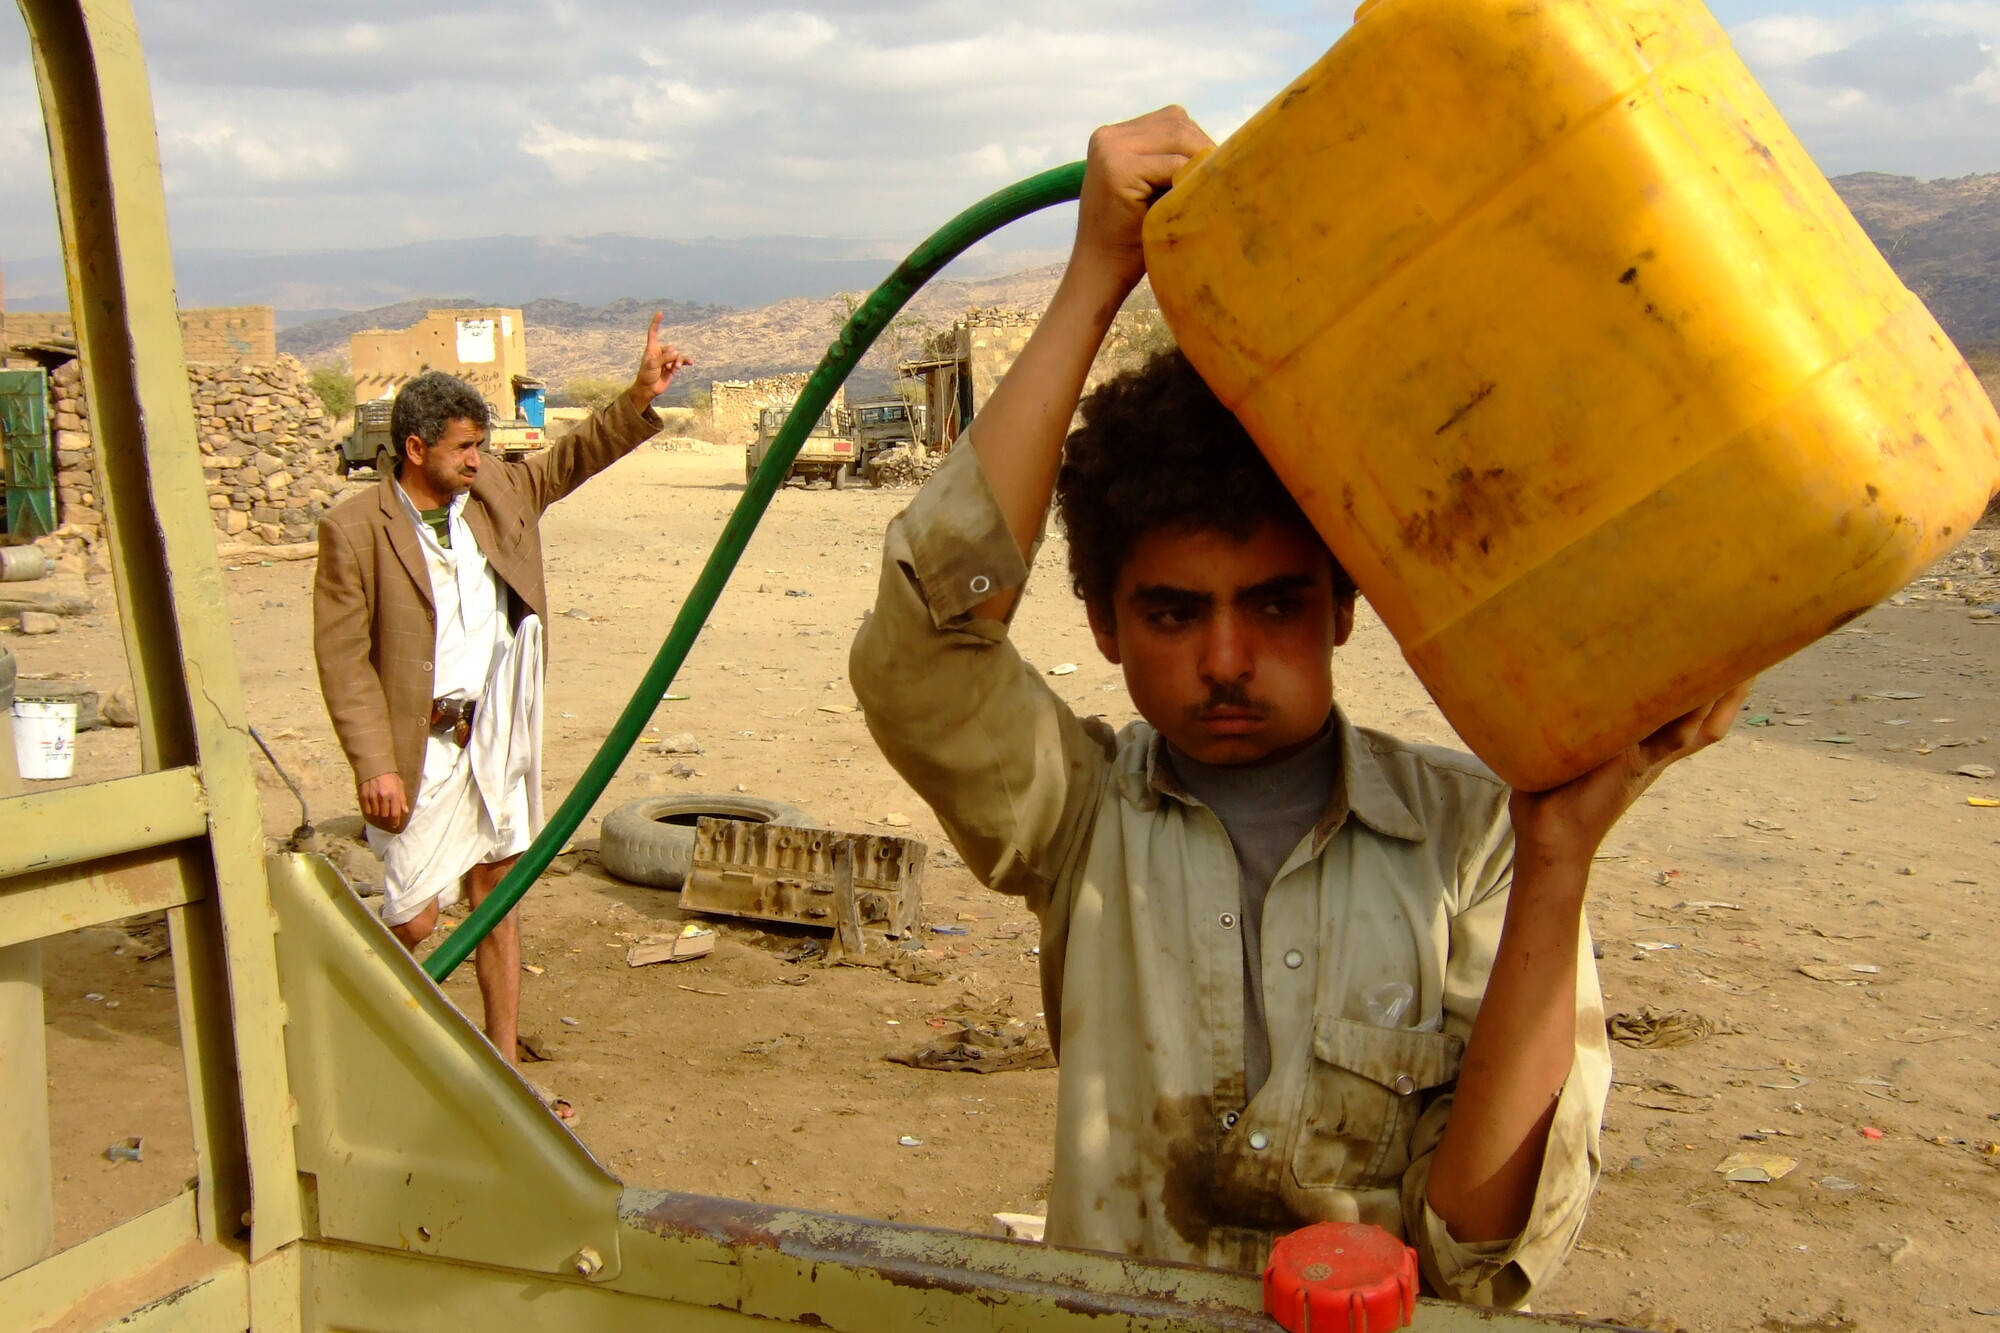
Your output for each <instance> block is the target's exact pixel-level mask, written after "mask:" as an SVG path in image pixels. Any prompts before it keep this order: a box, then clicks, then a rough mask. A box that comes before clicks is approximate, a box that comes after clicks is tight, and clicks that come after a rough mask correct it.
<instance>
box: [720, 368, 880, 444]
mask: <svg viewBox="0 0 2000 1333" xmlns="http://www.w3.org/2000/svg"><path fill="white" fill-rule="evenodd" d="M810 378H812V377H811V375H810V374H808V373H807V372H805V371H802V370H801V371H793V372H790V373H788V374H783V375H766V376H765V377H764V378H762V379H754V380H713V381H711V382H710V383H709V386H708V395H709V396H708V411H709V418H710V420H711V421H713V422H714V423H715V433H716V435H717V436H718V437H719V438H720V439H721V442H722V443H724V444H748V443H749V442H750V441H751V440H753V439H755V438H756V437H757V418H758V415H759V414H760V413H762V412H763V410H764V409H765V408H767V407H777V406H779V405H780V404H783V403H789V402H792V401H794V400H795V399H797V398H798V396H799V395H800V394H801V393H803V392H804V391H805V387H806V381H807V380H808V379H810ZM829 406H830V407H833V408H836V409H838V408H844V407H846V406H847V388H846V386H845V385H843V386H842V387H841V388H840V389H838V390H836V391H835V393H834V395H833V402H832V403H831V404H829Z"/></svg>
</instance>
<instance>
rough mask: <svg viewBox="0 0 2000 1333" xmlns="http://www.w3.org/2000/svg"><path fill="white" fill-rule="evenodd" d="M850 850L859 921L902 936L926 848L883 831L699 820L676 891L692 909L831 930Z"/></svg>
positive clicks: (912, 921)
mask: <svg viewBox="0 0 2000 1333" xmlns="http://www.w3.org/2000/svg"><path fill="white" fill-rule="evenodd" d="M843 847H845V848H847V849H849V850H850V851H851V854H852V856H853V864H854V899H855V905H856V907H857V908H858V909H859V913H860V917H861V924H863V925H872V926H876V927H879V928H881V929H883V930H886V931H887V932H888V933H889V934H890V935H906V934H908V933H909V932H910V931H912V930H914V929H915V928H916V925H917V917H918V913H919V911H920V910H921V908H922V906H923V886H924V863H925V862H926V861H927V860H928V859H929V856H930V849H929V848H928V847H927V846H925V845H924V844H923V843H921V842H918V841H917V840H916V839H915V838H898V837H895V836H893V835H891V834H887V833H841V832H839V831H837V830H834V829H823V828H795V827H793V826H792V825H789V824H757V823H751V822H750V821H748V820H742V819H716V818H712V817H709V816H703V817H702V818H701V819H700V820H699V821H698V822H697V823H696V824H695V833H694V862H693V866H692V868H691V869H690V870H689V871H688V877H687V880H686V882H685V883H684V884H683V885H682V886H681V906H682V907H683V908H686V909H687V910H689V911H692V912H719V913H721V914H723V915H725V916H747V917H754V918H756V919H757V920H760V921H791V922H795V923H797V924H799V925H805V926H821V927H824V928H826V929H828V930H831V929H833V928H834V927H835V926H836V925H837V924H838V921H837V919H836V918H837V899H838V892H839V882H838V880H839V876H838V861H839V859H840V852H841V849H842V848H843Z"/></svg>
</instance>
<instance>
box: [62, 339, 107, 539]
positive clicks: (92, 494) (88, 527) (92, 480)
mask: <svg viewBox="0 0 2000 1333" xmlns="http://www.w3.org/2000/svg"><path fill="white" fill-rule="evenodd" d="M82 380H83V367H82V364H81V363H80V362H76V361H65V362H63V363H62V364H61V365H60V366H57V367H56V368H55V371H54V372H53V373H52V374H51V375H50V376H49V428H50V431H51V436H50V443H52V444H53V445H54V446H55V451H56V535H57V536H58V537H63V538H75V539H78V540H80V541H82V542H84V543H86V544H88V545H93V546H94V545H95V544H96V543H97V542H98V540H99V539H100V538H102V537H103V536H104V501H103V499H102V498H101V489H100V487H99V485H98V481H97V451H96V450H95V449H93V448H92V447H91V439H90V405H89V404H88V403H86V402H84V400H83V383H82Z"/></svg>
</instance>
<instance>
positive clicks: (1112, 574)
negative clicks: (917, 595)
mask: <svg viewBox="0 0 2000 1333" xmlns="http://www.w3.org/2000/svg"><path fill="white" fill-rule="evenodd" d="M1056 512H1057V514H1058V516H1059V517H1060V519H1061V521H1062V527H1063V532H1064V533H1065V534H1066V535H1067V536H1068V538H1069V573H1070V579H1071V582H1072V585H1073V586H1074V587H1075V589H1076V595H1077V596H1079V597H1081V598H1083V600H1084V601H1085V602H1087V603H1089V604H1090V605H1091V606H1093V607H1097V608H1099V609H1100V610H1101V611H1102V612H1103V613H1105V614H1107V615H1108V614H1109V612H1110V609H1111V601H1112V593H1113V590H1114V589H1115V588H1116V587H1117V584H1118V572H1119V570H1121V569H1122V568H1124V565H1125V561H1126V559H1127V558H1128V557H1129V556H1130V555H1131V553H1132V548H1133V547H1134V546H1135V545H1137V544H1138V541H1139V539H1140V538H1141V537H1143V536H1145V535H1146V534H1147V533H1149V532H1152V531H1154V530H1155V529H1158V528H1185V529H1189V530H1193V531H1200V530H1211V531H1221V532H1226V533H1228V534H1229V535H1230V536H1232V537H1235V538H1237V539H1239V540H1241V539H1243V538H1247V537H1248V536H1249V535H1250V534H1251V532H1252V531H1253V530H1254V529H1256V528H1257V527H1258V525H1260V524H1262V523H1265V522H1277V523H1284V524H1294V525H1297V526H1298V527H1300V528H1302V529H1304V530H1305V531H1307V532H1312V533H1314V536H1315V537H1317V536H1318V534H1317V533H1316V532H1314V529H1313V526H1312V524H1311V523H1310V522H1308V521H1307V519H1306V516H1305V514H1304V512H1303V511H1301V510H1300V509H1299V505H1298V501H1296V500H1294V499H1293V498H1292V495H1291V492H1290V491H1287V490H1286V489H1285V487H1284V484H1283V483H1282V482H1280V481H1279V480H1278V475H1277V473H1275V472H1273V471H1272V470H1271V465H1270V464H1269V463H1268V462H1266V461H1265V460H1264V455H1263V454H1262V453H1260V452H1259V451H1258V449H1257V446H1256V444H1255V443H1254V442H1253V441H1252V440H1251V439H1250V435H1249V432H1247V431H1245V430H1244V429H1243V426H1242V423H1240V422H1239V421H1237V419H1236V417H1235V416H1234V415H1233V414H1232V413H1231V412H1230V411H1229V409H1228V408H1226V407H1224V406H1223V405H1222V403H1221V401H1220V400H1219V399H1217V398H1216V396H1215V392H1214V391H1213V390H1212V389H1210V388H1209V387H1208V385H1207V384H1206V383H1204V382H1203V380H1202V378H1201V376H1200V375H1198V374H1196V373H1195V369H1194V367H1193V366H1192V365H1190V364H1189V363H1188V359H1187V357H1186V356H1185V355H1183V354H1182V353H1181V352H1180V351H1179V350H1178V349H1175V350H1171V351H1166V352H1161V353H1159V354H1158V355H1156V356H1154V357H1153V358H1152V359H1151V360H1150V361H1148V362H1147V363H1146V364H1145V365H1143V366H1141V367H1139V368H1138V369H1136V370H1128V371H1126V372H1124V373H1123V374H1121V375H1118V376H1116V377H1115V378H1113V379H1110V380H1107V381H1106V382H1105V383H1104V384H1102V385H1100V386H1099V387H1098V388H1097V389H1095V390H1094V391H1092V392H1091V393H1090V395H1089V396H1087V397H1086V398H1085V399H1084V400H1083V424H1082V425H1081V426H1078V427H1077V428H1076V429H1075V430H1074V431H1071V432H1070V436H1069V441H1068V444H1067V446H1066V447H1065V448H1064V450H1063V462H1062V470H1061V472H1060V473H1058V474H1057V477H1056ZM1328 558H1329V559H1330V560H1332V561H1333V586H1334V593H1335V595H1336V596H1352V595H1353V592H1354V584H1353V582H1352V581H1351V580H1350V579H1349V578H1348V576H1347V571H1346V570H1344V569H1342V568H1341V566H1340V561H1339V560H1338V559H1334V558H1333V556H1332V553H1331V552H1329V553H1328Z"/></svg>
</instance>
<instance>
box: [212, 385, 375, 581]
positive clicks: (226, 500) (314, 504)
mask: <svg viewBox="0 0 2000 1333" xmlns="http://www.w3.org/2000/svg"><path fill="white" fill-rule="evenodd" d="M188 387H189V388H190V389H192V390H193V392H194V411H195V425H196V427H197V429H198V430H199V431H200V433H201V455H202V457H201V474H202V476H203V478H205V479H206V480H207V482H208V507H209V509H210V511H211V515H212V517H213V518H214V520H215V528H216V532H217V533H218V534H219V535H221V536H225V537H228V538H231V539H233V540H235V541H238V542H246V543H250V544H253V545H254V544H259V543H262V544H264V545H269V546H278V545H282V544H285V543H289V542H309V541H311V540H313V533H314V530H315V528H316V527H317V526H318V524H319V518H320V515H321V514H324V513H325V512H326V511H327V510H328V509H329V508H331V507H332V505H333V501H334V497H335V496H337V495H338V494H339V493H340V491H341V488H342V486H343V485H344V483H343V482H342V481H341V479H340V473H339V468H338V464H339V460H340V446H339V443H338V441H336V440H335V439H334V436H333V431H332V426H333V422H332V421H331V420H329V419H328V417H327V413H326V408H325V407H323V406H322V405H321V404H320V401H319V395H318V394H316V393H314V392H313V391H312V388H311V387H310V386H309V385H308V384H307V383H306V368H305V367H304V366H303V365H301V364H300V363H299V360H298V358H297V357H292V356H281V357H279V358H278V359H277V360H276V361H274V362H269V363H266V364H263V365H251V364H237V365H229V366H219V365H215V366H189V367H188Z"/></svg>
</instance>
